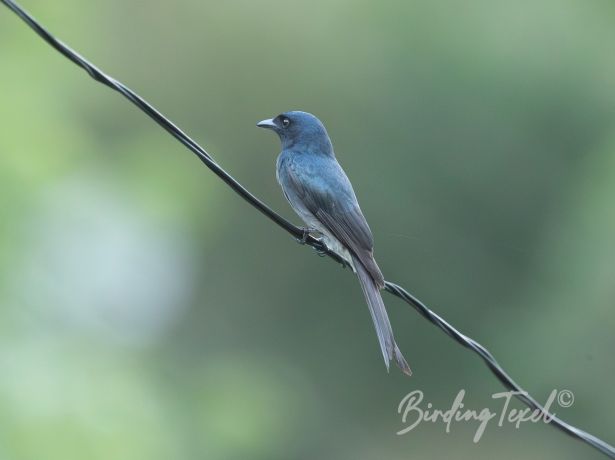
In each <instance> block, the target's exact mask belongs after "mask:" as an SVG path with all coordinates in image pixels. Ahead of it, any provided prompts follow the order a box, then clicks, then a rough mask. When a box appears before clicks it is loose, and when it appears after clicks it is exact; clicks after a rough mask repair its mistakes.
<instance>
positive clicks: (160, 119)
mask: <svg viewBox="0 0 615 460" xmlns="http://www.w3.org/2000/svg"><path fill="white" fill-rule="evenodd" d="M0 1H1V2H2V3H4V4H5V5H6V6H7V7H8V8H9V9H11V10H12V11H13V12H14V13H15V14H17V15H18V16H19V17H20V18H21V19H22V20H23V21H24V22H25V23H26V24H28V26H30V27H31V28H32V29H33V30H34V31H35V32H36V33H37V34H38V35H40V36H41V37H42V38H43V39H44V40H45V41H46V42H47V43H48V44H49V45H51V46H52V47H53V48H55V49H56V50H57V51H59V52H60V53H62V54H63V55H64V56H65V57H66V58H68V59H70V60H71V61H72V62H74V63H75V64H77V65H78V66H79V67H81V68H83V69H84V70H85V71H86V72H87V73H88V74H89V75H90V76H91V77H92V78H93V79H94V80H96V81H98V82H100V83H102V84H103V85H105V86H108V87H109V88H111V89H113V90H115V91H118V92H119V93H121V94H122V95H123V96H124V97H126V98H127V99H128V100H130V101H131V102H132V103H133V104H135V105H136V106H137V107H139V109H141V110H142V111H143V112H145V113H146V114H147V115H148V116H149V117H150V118H151V119H153V120H154V121H155V122H156V123H158V124H159V125H160V126H162V128H164V129H165V130H166V131H167V132H168V133H169V134H171V135H172V136H173V137H174V138H176V139H177V140H178V141H179V142H181V143H182V144H184V145H185V146H186V147H187V148H188V149H190V150H191V151H192V152H193V153H194V154H195V155H196V156H197V157H199V159H200V160H201V161H202V162H203V163H205V165H206V166H207V167H208V168H209V169H211V170H212V171H213V172H214V174H216V175H217V176H218V177H219V178H220V179H222V180H223V181H224V182H226V184H227V185H228V186H229V187H231V188H232V189H233V190H234V191H235V192H236V193H237V194H239V195H240V196H241V197H242V198H243V199H244V200H246V201H247V202H248V203H250V204H251V205H252V206H254V207H255V208H256V209H258V210H259V211H260V212H261V213H263V214H264V215H265V216H267V217H268V218H269V219H271V220H272V221H273V222H275V223H276V224H278V225H279V226H280V227H282V228H283V229H284V230H286V231H287V232H288V233H290V234H291V235H293V236H294V237H295V238H297V239H301V238H302V237H303V229H301V228H299V227H296V226H295V225H293V224H292V223H290V222H289V221H288V220H286V219H284V218H283V217H282V216H280V215H279V214H277V213H276V212H275V211H273V210H272V209H271V208H270V207H269V206H267V205H266V204H265V203H263V202H262V201H261V200H259V199H258V198H256V197H255V196H254V195H252V194H251V193H250V192H249V191H248V190H247V189H246V188H245V187H243V186H242V185H241V184H240V183H239V182H237V181H236V180H235V179H234V178H233V177H232V176H231V175H230V174H228V173H227V172H226V171H225V170H224V169H222V168H221V167H220V166H219V165H218V164H217V163H216V162H215V161H214V160H213V158H212V157H211V156H210V155H209V154H208V153H207V152H206V151H205V149H203V148H202V147H201V146H200V145H198V144H197V143H196V142H195V141H193V140H192V139H191V138H190V137H189V136H188V135H187V134H185V133H184V132H183V131H182V130H181V129H179V128H178V127H177V126H176V125H175V124H173V123H172V122H171V121H170V120H168V119H167V118H166V117H164V116H163V115H162V114H161V113H160V112H158V110H156V109H155V108H154V107H152V106H151V105H150V104H149V103H148V102H146V101H145V100H144V99H143V98H141V97H140V96H139V95H137V94H136V93H135V92H134V91H132V90H131V89H130V88H128V87H126V86H125V85H124V84H122V83H121V82H119V81H117V80H115V79H114V78H111V77H110V76H108V75H106V74H105V73H104V72H102V71H101V70H100V69H98V68H97V67H96V66H95V65H93V64H91V63H90V62H88V61H87V60H86V59H84V58H83V57H82V56H81V55H79V53H77V52H75V51H74V50H72V49H71V48H70V47H68V46H67V45H65V44H64V43H62V42H61V41H60V40H58V39H57V38H55V37H54V36H53V35H51V34H50V33H49V32H47V30H45V29H44V28H43V27H42V26H41V25H40V24H39V23H38V22H37V21H36V20H35V19H34V18H33V17H32V16H30V15H29V14H28V13H27V12H25V11H24V10H23V9H22V8H21V7H20V6H18V5H17V4H16V3H15V2H13V1H12V0H0ZM305 243H306V244H308V245H309V246H311V247H313V248H314V249H316V250H317V251H318V252H319V253H320V254H326V255H328V256H329V257H331V258H332V259H334V260H336V261H337V262H339V263H341V264H343V265H344V261H343V260H342V259H341V258H340V257H339V256H338V255H337V254H335V253H334V252H332V251H330V250H329V249H328V248H327V247H326V246H325V245H323V244H322V243H321V242H320V241H319V240H317V239H315V238H313V237H312V236H308V237H307V238H306V239H305ZM385 289H386V290H387V291H388V292H390V293H391V294H393V295H395V296H397V297H399V298H400V299H402V300H404V301H405V302H406V303H408V304H410V305H411V306H412V307H414V309H415V310H416V311H418V312H419V313H420V314H421V315H422V316H423V317H424V318H425V319H427V320H428V321H429V322H431V323H432V324H434V325H435V326H437V327H439V328H440V329H441V330H443V331H444V332H446V334H448V335H449V336H450V337H451V338H453V339H454V340H455V341H456V342H457V343H459V344H461V345H462V346H464V347H466V348H469V349H470V350H472V351H473V352H474V353H476V354H477V355H479V356H480V357H481V358H482V359H483V361H484V362H485V364H486V365H487V366H488V367H489V369H490V370H491V372H493V374H494V375H495V376H496V377H497V378H498V380H499V381H500V382H502V384H503V385H504V386H505V387H506V388H507V389H509V390H511V391H514V392H515V396H516V397H517V398H518V399H519V400H521V402H523V403H524V404H525V405H527V406H528V407H530V408H532V409H537V410H539V411H541V412H543V413H545V414H548V412H547V411H546V410H545V409H544V407H543V406H542V405H540V404H539V403H538V402H537V401H536V400H535V399H534V398H532V397H531V396H530V395H529V394H528V393H526V392H525V391H524V390H523V389H522V388H521V387H520V386H519V385H518V384H517V383H516V382H515V381H514V380H513V379H512V378H511V377H510V376H509V375H508V374H507V373H506V371H504V369H502V367H501V366H500V365H499V364H498V362H497V361H496V360H495V358H494V357H493V355H492V354H491V353H490V352H489V351H488V350H487V349H486V348H485V347H483V346H482V345H481V344H479V343H478V342H476V341H475V340H473V339H471V338H470V337H467V336H465V335H463V334H462V333H461V332H459V331H458V330H457V329H455V328H454V327H453V326H451V325H450V324H449V323H447V322H446V321H445V320H444V319H442V318H441V317H440V316H438V315H437V314H436V313H434V312H433V311H431V310H430V309H429V308H427V306H426V305H425V304H424V303H423V302H421V301H420V300H419V299H417V298H416V297H414V296H413V295H412V294H410V293H409V292H408V291H406V290H405V289H404V288H402V287H401V286H398V285H397V284H394V283H391V282H389V281H387V282H386V287H385ZM548 415H549V417H550V418H551V421H550V425H552V426H554V427H556V428H558V429H560V430H561V431H563V432H564V433H567V434H568V435H570V436H572V437H574V438H577V439H579V440H581V441H583V442H585V443H587V444H589V445H590V446H592V447H594V448H596V449H598V450H599V451H600V452H602V453H603V454H605V455H606V456H608V457H610V458H612V459H615V448H614V447H613V446H611V445H609V444H607V443H606V442H604V441H602V440H601V439H599V438H597V437H596V436H593V435H591V434H589V433H587V432H586V431H583V430H581V429H579V428H576V427H574V426H572V425H570V424H568V423H566V422H564V421H563V420H561V419H559V418H558V417H555V416H553V415H552V414H548Z"/></svg>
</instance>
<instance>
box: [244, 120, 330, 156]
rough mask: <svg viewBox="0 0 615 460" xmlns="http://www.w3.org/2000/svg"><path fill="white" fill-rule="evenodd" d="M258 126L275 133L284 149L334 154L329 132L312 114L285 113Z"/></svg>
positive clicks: (261, 122)
mask: <svg viewBox="0 0 615 460" xmlns="http://www.w3.org/2000/svg"><path fill="white" fill-rule="evenodd" d="M256 126H258V127H259V128H266V129H270V130H272V131H275V133H276V134H277V135H278V136H279V137H280V141H281V142H282V148H283V149H289V148H295V149H296V148H303V149H308V150H311V151H320V152H321V153H325V154H327V153H331V154H332V153H333V147H332V146H331V140H330V139H329V135H328V134H327V130H326V129H325V127H324V125H323V124H322V123H321V121H320V120H319V119H318V118H316V117H315V116H314V115H312V114H311V113H307V112H300V111H292V112H284V113H281V114H280V115H278V116H277V117H275V118H269V119H267V120H263V121H260V122H258V123H257V124H256Z"/></svg>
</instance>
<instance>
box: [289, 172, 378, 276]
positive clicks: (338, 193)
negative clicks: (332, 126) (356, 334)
mask: <svg viewBox="0 0 615 460" xmlns="http://www.w3.org/2000/svg"><path fill="white" fill-rule="evenodd" d="M333 161H335V160H333ZM334 166H335V167H332V168H321V169H320V170H319V171H317V172H315V174H314V175H313V176H312V179H313V180H310V181H307V182H309V184H306V181H304V180H301V177H302V175H300V174H298V173H297V171H296V169H295V168H294V167H293V165H292V164H289V165H288V166H287V177H288V179H289V180H290V182H291V183H292V186H293V189H294V190H295V191H296V192H297V194H298V195H299V197H300V198H301V200H302V202H303V204H304V205H305V207H306V208H307V209H308V210H309V211H310V212H311V213H312V214H313V215H314V216H315V217H316V218H317V219H318V220H319V221H320V222H321V223H322V224H323V225H324V227H325V228H326V229H327V230H329V232H330V233H331V234H332V235H333V236H334V237H335V238H337V239H338V240H339V241H340V243H342V244H343V245H344V246H345V247H347V248H348V249H349V250H350V251H351V252H352V253H353V254H354V255H355V256H356V258H357V259H358V260H359V261H360V262H361V263H362V264H363V266H364V267H365V268H366V269H367V271H368V272H369V274H370V275H371V276H372V278H373V279H374V282H375V283H376V285H377V286H378V287H379V288H382V287H384V277H383V275H382V272H381V271H380V268H379V267H378V265H377V264H376V261H375V260H374V256H373V247H374V240H373V236H372V232H371V230H370V228H369V225H368V224H367V220H366V219H365V217H364V216H363V213H362V212H361V208H360V207H359V204H358V202H357V199H356V197H355V194H354V191H353V189H352V185H351V184H350V181H349V180H348V178H347V177H346V174H345V173H344V171H343V170H342V169H341V167H339V165H338V164H337V162H336V163H335V165H334ZM315 176H316V177H315Z"/></svg>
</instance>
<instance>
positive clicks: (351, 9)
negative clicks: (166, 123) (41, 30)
mask: <svg viewBox="0 0 615 460" xmlns="http://www.w3.org/2000/svg"><path fill="white" fill-rule="evenodd" d="M23 6H24V7H26V8H27V9H29V10H30V12H32V13H33V14H34V15H35V16H36V17H37V18H38V19H39V20H41V22H42V23H43V24H44V25H46V26H47V27H49V29H50V30H51V31H52V32H53V33H55V34H56V35H57V36H58V37H60V38H61V39H63V40H64V41H66V42H67V43H68V44H70V45H71V46H72V47H74V48H75V49H77V50H78V51H79V52H81V53H83V54H84V55H85V56H86V57H88V58H89V59H91V60H92V61H93V62H94V63H96V64H97V65H99V66H100V67H101V68H102V69H104V70H105V71H107V72H109V73H110V74H111V75H112V76H114V77H116V78H118V79H119V80H121V81H122V82H124V83H126V84H127V85H128V86H130V87H131V88H133V89H135V90H136V91H137V92H138V93H140V94H141V95H143V96H144V97H145V98H146V99H148V100H149V101H150V102H152V103H153V104H154V105H155V106H156V107H157V108H159V109H160V110H161V111H162V112H163V113H165V114H166V115H167V116H169V117H170V118H171V119H173V120H174V121H175V122H177V123H178V124H179V125H180V126H181V127H182V128H183V129H185V130H186V131H187V132H188V133H189V134H190V135H192V136H194V138H195V139H196V140H197V141H198V142H200V143H202V144H203V145H204V146H205V148H207V149H208V151H210V152H211V153H212V154H213V155H214V157H215V158H216V160H217V161H219V162H220V164H221V165H222V166H223V167H225V168H227V169H228V170H229V171H230V172H231V173H232V174H233V175H234V176H235V177H236V178H237V179H238V180H240V181H241V182H242V183H243V184H244V185H245V186H246V187H247V188H248V189H250V190H251V191H253V192H254V193H255V194H256V195H258V196H259V197H261V198H262V199H263V200H264V201H265V202H267V203H269V204H271V205H272V207H273V208H274V209H276V210H279V211H280V212H281V213H282V214H283V215H285V216H287V217H289V218H290V219H292V220H293V221H294V222H297V223H298V220H297V218H296V217H295V216H294V214H293V212H292V211H291V210H290V208H289V206H288V205H287V203H286V202H285V200H284V198H283V196H282V194H281V193H280V190H279V188H278V185H277V183H276V180H275V173H274V161H275V157H276V155H277V152H278V151H279V143H278V141H277V139H276V138H275V137H274V136H273V135H272V134H271V133H269V132H264V131H262V130H259V129H257V128H256V127H255V123H256V122H257V121H258V120H261V119H263V118H268V117H270V116H274V115H276V114H277V113H279V112H281V111H284V110H288V109H302V110H307V111H310V112H313V113H315V114H316V115H317V116H319V117H320V118H321V119H322V120H323V121H324V123H325V124H326V126H327V127H328V129H329V132H330V134H331V136H332V138H333V142H334V145H335V147H336V152H337V155H338V158H339V160H340V161H341V163H342V164H343V165H344V167H345V169H346V171H347V173H348V175H349V176H350V178H351V180H352V181H353V183H354V185H355V189H356V192H357V195H358V197H359V200H360V202H361V204H362V208H363V210H364V212H365V214H366V216H367V218H368V220H369V222H370V224H371V227H372V230H373V232H374V235H375V240H376V256H377V259H378V261H379V263H380V265H381V267H382V269H383V271H384V273H385V275H386V277H387V278H388V279H389V280H391V281H395V282H399V283H400V284H402V285H404V286H405V287H407V288H408V289H410V290H411V291H412V292H413V293H415V294H416V295H418V296H419V297H420V298H421V299H423V300H424V301H426V302H427V303H428V304H429V305H430V306H431V307H432V308H433V309H434V310H435V311H436V312H438V313H440V314H441V315H443V316H444V317H445V318H447V319H448V320H450V321H451V322H452V323H453V324H454V325H455V326H457V327H458V328H459V329H460V330H461V331H463V332H464V333H467V334H469V335H470V336H472V337H474V338H475V339H477V340H478V341H480V342H481V343H483V344H484V345H485V346H487V347H488V348H489V349H490V350H491V351H492V352H493V353H494V354H495V356H496V357H497V358H498V359H499V360H500V362H501V364H502V365H503V366H504V367H505V368H506V369H507V370H508V371H509V372H510V374H511V375H512V376H513V377H514V378H515V379H516V380H517V381H518V382H519V383H520V384H521V385H523V386H524V387H525V388H527V390H529V391H530V392H531V393H533V395H534V396H535V397H536V398H537V399H538V400H540V401H545V400H546V398H547V396H548V394H549V393H550V391H551V390H552V389H562V388H566V389H569V390H571V391H573V392H574V394H575V403H574V405H573V406H572V407H570V408H567V409H562V408H558V407H557V406H555V407H554V408H555V410H556V412H557V413H558V414H559V415H560V416H562V417H563V418H564V419H565V420H568V421H570V422H571V423H573V424H575V425H578V426H580V427H581V428H584V429H587V430H589V431H590V432H592V433H594V434H596V435H598V436H600V437H603V438H605V440H607V441H610V442H611V443H613V442H615V429H614V428H615V395H614V393H613V381H614V380H615V362H614V359H613V351H614V349H615V335H614V327H615V308H614V303H615V301H614V299H615V282H614V280H615V243H614V235H615V206H614V201H613V200H614V196H615V53H614V47H615V5H614V4H613V2H611V1H607V0H560V1H554V0H538V1H535V0H532V1H529V0H521V1H518V2H500V1H498V2H494V1H490V0H482V1H481V0H468V1H465V2H457V1H436V2H433V1H428V0H423V1H420V0H416V1H399V2H396V1H380V2H370V1H366V0H364V1H349V0H346V1H344V0H341V1H331V0H329V1H316V0H312V1H309V2H306V1H304V2H296V1H284V2H281V1H271V0H263V1H259V2H255V1H252V0H242V1H228V2H203V1H196V0H178V1H176V2H163V1H147V2H146V1H135V0H129V1H118V0H109V1H104V2H103V1H98V2H92V1H90V2H83V1H78V0H65V1H63V2H49V1H42V0H27V1H26V0H24V1H23ZM0 98H1V99H0V126H1V128H0V129H1V135H0V458H1V459H7V460H40V459H45V460H55V459H62V460H71V459H84V458H87V459H114V460H124V459H126V460H128V459H130V460H135V459H143V460H157V459H161V460H162V459H246V458H249V459H288V458H296V459H316V458H335V459H353V460H355V459H408V458H425V459H427V458H428V459H441V458H449V457H453V456H454V458H457V459H477V458H481V459H483V458H484V459H491V458H494V457H497V458H500V459H518V458H543V459H579V458H584V459H594V458H596V459H598V458H602V457H601V456H600V455H599V454H598V453H596V452H594V451H593V450H592V449H591V448H589V447H587V446H585V445H583V444H581V443H580V442H578V441H575V440H573V439H571V438H568V437H567V436H565V435H563V434H561V433H559V432H557V431H555V430H554V429H552V428H550V427H548V426H545V425H544V424H532V423H526V424H524V425H522V426H521V428H519V429H515V428H514V426H509V425H507V426H505V427H503V428H498V427H496V426H495V424H493V423H492V424H490V425H489V426H488V427H487V430H486V432H485V434H484V436H483V438H482V439H481V441H480V442H479V443H478V444H474V443H473V442H472V437H473V434H474V431H475V429H476V427H477V424H476V423H465V424H453V426H452V430H451V433H450V434H446V432H445V427H444V425H443V424H442V423H436V424H433V423H424V424H422V425H421V426H419V427H418V428H416V429H415V430H413V431H411V432H410V433H409V434H407V435H405V436H397V435H396V431H398V430H400V429H402V428H403V427H404V424H402V422H401V419H400V416H399V414H397V405H398V403H399V401H400V400H401V398H402V397H403V396H404V395H406V394H407V393H408V392H410V391H412V390H415V389H420V390H422V391H423V392H424V394H425V398H426V400H428V401H431V402H432V403H433V405H434V407H435V408H439V409H442V410H445V409H447V408H449V407H450V405H451V403H452V401H453V399H454V397H455V395H456V394H457V392H458V391H459V390H460V389H465V390H466V392H467V394H466V398H465V403H466V407H468V408H473V409H481V408H483V407H489V408H491V409H492V410H494V411H496V410H498V407H499V404H498V403H496V402H495V401H492V400H491V394H492V393H495V392H498V391H501V389H502V387H501V386H500V384H499V383H498V382H497V380H496V379H495V378H494V377H493V376H492V374H491V373H490V372H489V371H488V370H487V368H486V367H485V366H484V365H483V363H482V362H481V361H480V360H479V359H478V358H477V357H476V356H475V355H473V354H472V353H470V352H468V351H467V350H465V349H462V348H461V347H459V346H458V345H456V344H455V343H454V342H453V341H451V340H450V339H449V338H448V337H446V335H445V334H443V333H442V332H441V331H439V330H437V329H436V328H434V327H433V326H432V325H430V324H429V323H427V322H426V321H425V320H423V319H422V318H421V317H419V315H417V314H416V313H415V312H414V311H413V310H412V309H411V308H409V307H408V306H407V305H405V304H403V303H401V302H400V301H399V300H397V299H395V298H393V297H391V296H388V295H387V296H385V301H386V302H387V305H388V309H389V312H390V316H391V319H392V321H393V324H394V329H395V331H396V336H397V339H398V342H399V344H400V347H401V348H402V350H404V352H405V355H406V357H407V358H408V360H409V362H410V364H411V366H412V368H413V370H414V376H413V377H412V378H410V379H409V378H406V377H404V376H403V375H402V374H401V373H400V372H399V371H398V370H397V369H395V368H393V369H392V370H391V373H390V374H387V373H386V371H385V368H384V366H383V363H382V359H381V356H380V352H379V349H378V345H377V340H376V335H375V333H374V330H373V326H372V324H371V319H370V317H369V314H368V310H367V308H366V306H365V303H364V301H363V299H362V296H361V292H360V289H359V287H358V284H357V282H356V280H355V279H354V277H353V276H351V274H350V272H349V271H344V270H341V269H340V268H339V267H338V266H337V265H336V264H334V263H332V262H331V261H329V260H324V259H321V258H319V257H317V256H316V255H315V254H314V252H313V251H312V250H310V249H309V248H302V247H300V246H298V245H297V244H296V243H295V242H294V241H293V240H292V239H291V238H289V236H288V235H287V234H286V233H284V232H283V231H281V230H280V229H278V228H277V227H275V226H274V225H272V224H271V223H270V222H269V221H268V220H266V219H265V218H264V217H263V216H261V215H260V214H259V213H258V212H256V211H255V210H254V209H252V208H251V207H249V206H248V205H247V204H245V203H244V202H243V201H242V200H241V199H239V198H238V197H237V196H236V195H235V194H233V193H232V192H231V191H230V190H229V189H228V188H227V187H226V186H225V185H224V184H223V183H222V182H221V181H220V180H219V179H217V178H216V177H215V176H214V175H213V174H212V173H210V172H209V171H208V170H207V169H206V168H205V167H204V166H203V165H201V164H200V163H199V162H198V160H197V159H195V158H194V157H193V156H192V155H191V154H190V153H189V152H188V151H187V150H186V149H185V148H183V147H182V146H181V145H179V144H178V143H177V142H176V141H174V140H173V139H172V138H171V137H170V136H168V135H167V134H166V133H164V132H163V131H162V130H161V129H159V128H158V127H157V126H156V125H155V124H154V123H152V122H151V121H150V120H149V119H147V118H146V117H145V116H144V115H143V114H142V113H140V112H139V111H138V110H136V109H135V108H134V107H132V106H131V105H129V104H128V103H127V102H126V101H125V100H124V99H122V98H121V97H120V96H118V95H117V94H114V93H112V92H111V91H109V90H108V89H106V88H104V87H102V86H101V85H98V84H96V83H95V82H93V81H92V80H91V79H89V78H88V77H87V75H86V74H84V73H83V72H82V71H81V70H79V69H78V68H76V67H75V66H74V65H72V64H70V63H69V62H68V61H66V60H65V59H64V58H63V57H61V56H60V55H59V54H57V53H56V52H55V51H53V50H52V49H51V48H50V47H49V46H47V45H46V44H44V43H43V42H42V41H41V40H40V39H39V38H38V37H36V36H35V34H34V33H33V32H32V31H30V30H28V29H27V28H26V27H25V25H24V24H23V23H21V22H20V21H19V20H18V19H17V17H15V16H14V15H13V14H12V13H10V12H9V11H8V9H6V8H0ZM515 407H517V408H521V407H522V406H521V405H520V404H518V403H515Z"/></svg>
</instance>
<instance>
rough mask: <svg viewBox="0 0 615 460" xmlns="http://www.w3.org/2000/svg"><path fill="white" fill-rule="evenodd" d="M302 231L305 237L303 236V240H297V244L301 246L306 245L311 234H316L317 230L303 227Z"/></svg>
mask: <svg viewBox="0 0 615 460" xmlns="http://www.w3.org/2000/svg"><path fill="white" fill-rule="evenodd" d="M301 231H302V232H303V235H302V236H301V238H295V239H296V240H297V243H299V244H306V243H307V239H308V238H309V236H310V233H314V232H316V229H315V228H311V227H301Z"/></svg>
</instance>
